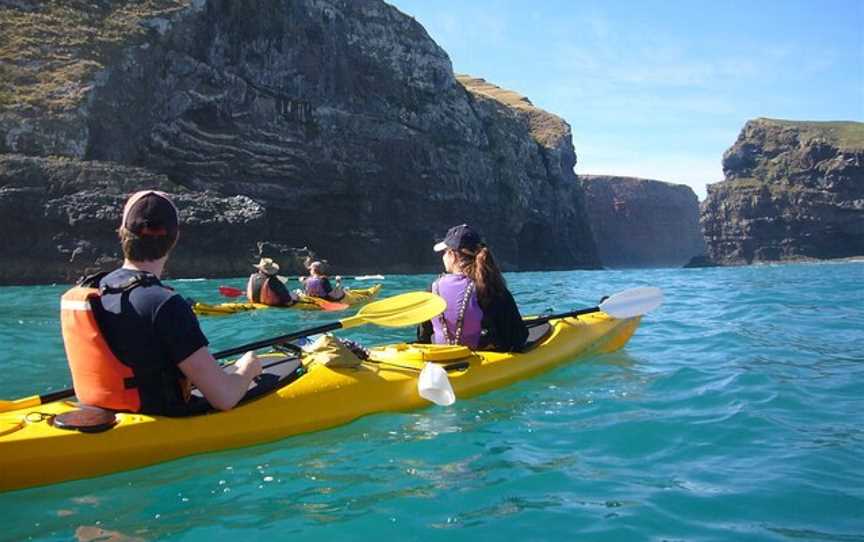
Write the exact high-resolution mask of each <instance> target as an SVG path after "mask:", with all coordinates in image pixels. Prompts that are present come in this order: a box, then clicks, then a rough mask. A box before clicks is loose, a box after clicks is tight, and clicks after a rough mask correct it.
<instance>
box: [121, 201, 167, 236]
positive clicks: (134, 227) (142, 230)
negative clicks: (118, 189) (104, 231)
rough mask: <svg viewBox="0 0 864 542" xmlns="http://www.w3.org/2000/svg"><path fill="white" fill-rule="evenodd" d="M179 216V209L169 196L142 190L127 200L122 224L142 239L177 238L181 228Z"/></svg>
mask: <svg viewBox="0 0 864 542" xmlns="http://www.w3.org/2000/svg"><path fill="white" fill-rule="evenodd" d="M178 215H179V213H178V212H177V207H176V206H175V205H174V202H172V201H171V198H170V197H169V196H168V194H166V193H165V192H159V191H158V190H142V191H140V192H136V193H134V194H132V196H130V197H129V199H128V200H126V205H125V206H124V207H123V222H122V223H121V224H122V226H123V227H124V228H126V229H127V230H129V231H130V232H132V233H134V234H135V235H140V236H142V237H143V236H149V237H163V236H165V237H175V236H176V235H177V229H178V227H179V216H178Z"/></svg>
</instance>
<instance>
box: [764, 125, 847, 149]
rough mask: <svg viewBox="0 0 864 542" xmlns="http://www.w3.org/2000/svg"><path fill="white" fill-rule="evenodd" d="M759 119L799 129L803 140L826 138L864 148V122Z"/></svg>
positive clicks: (837, 142)
mask: <svg viewBox="0 0 864 542" xmlns="http://www.w3.org/2000/svg"><path fill="white" fill-rule="evenodd" d="M757 121H759V122H762V123H765V124H771V125H775V126H785V127H789V128H794V129H796V130H798V131H799V132H800V134H801V136H800V138H801V139H802V140H812V139H825V140H826V141H827V142H829V143H831V144H833V145H836V146H837V147H840V148H844V149H853V150H854V149H864V122H854V121H825V122H822V121H794V120H780V119H767V118H760V119H757Z"/></svg>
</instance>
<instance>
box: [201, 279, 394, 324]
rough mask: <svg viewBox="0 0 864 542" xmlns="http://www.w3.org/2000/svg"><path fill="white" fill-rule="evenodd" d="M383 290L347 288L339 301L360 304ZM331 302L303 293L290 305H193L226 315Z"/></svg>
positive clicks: (319, 307) (377, 287)
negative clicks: (298, 299)
mask: <svg viewBox="0 0 864 542" xmlns="http://www.w3.org/2000/svg"><path fill="white" fill-rule="evenodd" d="M379 291H381V285H380V284H375V285H373V286H370V287H369V288H357V289H349V288H346V289H345V297H343V298H342V299H340V300H339V301H338V302H337V303H341V304H345V305H348V306H354V305H360V304H361V303H366V302H369V301H372V300H373V299H375V297H377V296H378V292H379ZM328 303H330V302H329V301H328V300H326V299H322V298H320V297H313V296H308V295H301V296H300V301H298V302H297V303H295V304H293V305H291V306H290V307H273V306H270V305H262V304H261V303H249V302H232V303H217V304H210V303H201V302H197V303H195V304H194V305H192V310H193V311H194V312H195V314H197V315H199V316H224V315H228V314H236V313H238V312H246V311H254V310H260V309H300V310H306V311H317V310H324V308H325V307H326V306H327V304H328Z"/></svg>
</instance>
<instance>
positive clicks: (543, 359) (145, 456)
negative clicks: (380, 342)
mask: <svg viewBox="0 0 864 542" xmlns="http://www.w3.org/2000/svg"><path fill="white" fill-rule="evenodd" d="M639 321H640V319H639V318H631V319H627V320H616V319H613V318H611V317H609V316H607V315H605V314H602V313H598V314H592V315H588V316H583V317H581V318H579V319H575V318H566V319H562V320H555V321H553V322H552V327H551V331H550V333H548V335H546V337H545V338H544V339H542V340H541V341H540V343H539V344H538V345H537V346H535V347H534V348H532V349H531V350H530V351H528V352H525V353H499V352H472V351H470V350H467V349H463V353H462V354H457V357H455V358H454V357H452V356H451V357H447V356H435V355H431V354H435V352H436V350H438V349H439V348H438V347H436V346H425V348H424V351H423V352H420V354H419V357H418V353H417V352H416V351H415V350H414V349H412V347H411V346H410V345H395V346H394V345H390V346H385V347H378V348H373V349H372V350H371V360H370V361H365V362H363V364H362V365H360V366H359V367H354V368H330V367H328V366H324V365H321V364H318V363H311V362H310V361H309V359H307V356H304V358H303V364H304V369H305V374H303V375H302V376H300V377H299V378H297V379H296V380H294V381H292V382H291V383H290V384H288V385H285V386H284V387H281V388H278V389H277V390H276V391H273V392H271V393H269V394H267V395H264V396H263V397H260V398H257V399H254V400H251V401H249V402H247V403H244V404H242V405H240V406H238V407H236V408H234V409H233V410H230V411H227V412H211V413H207V414H201V415H196V416H190V417H186V418H167V417H160V416H149V415H143V414H131V413H118V414H117V418H118V419H119V421H118V423H117V424H116V425H115V426H114V427H113V428H111V429H109V430H107V431H104V432H101V433H89V434H88V433H81V432H78V431H69V430H63V429H59V428H57V427H54V426H53V425H51V423H50V421H51V417H52V416H54V415H57V414H61V413H64V412H68V411H70V410H73V409H75V408H76V407H77V405H76V404H75V403H73V402H70V401H58V402H54V403H49V404H45V405H40V406H36V407H30V408H24V409H19V410H15V411H11V412H6V413H2V414H0V472H2V473H3V474H2V477H0V491H8V490H13V489H20V488H25V487H31V486H36V485H43V484H50V483H57V482H62V481H67V480H74V479H80V478H86V477H91V476H98V475H103V474H108V473H112V472H117V471H122V470H128V469H133V468H138V467H143V466H147V465H152V464H156V463H160V462H163V461H168V460H171V459H176V458H180V457H185V456H188V455H192V454H197V453H202V452H208V451H215V450H225V449H231V448H238V447H242V446H249V445H252V444H258V443H264V442H269V441H274V440H278V439H281V438H284V437H288V436H291V435H297V434H301V433H306V432H310V431H317V430H321V429H327V428H331V427H335V426H338V425H342V424H345V423H348V422H350V421H352V420H355V419H357V418H359V417H361V416H365V415H368V414H373V413H379V412H390V411H406V410H412V409H417V408H421V407H425V406H429V404H430V403H429V402H427V401H426V400H425V399H422V398H421V397H420V396H419V395H418V393H417V377H418V374H419V369H421V368H422V366H423V365H424V363H426V361H429V360H430V358H435V359H433V360H432V361H434V362H437V363H441V364H442V365H443V366H445V367H448V366H449V367H458V368H457V369H456V370H453V371H452V372H448V376H449V377H450V382H451V384H452V386H453V389H454V391H455V393H456V397H457V398H458V399H464V398H467V397H471V396H473V395H477V394H480V393H483V392H486V391H489V390H492V389H496V388H500V387H503V386H506V385H508V384H510V383H512V382H515V381H517V380H522V379H524V378H528V377H531V376H533V375H536V374H538V373H540V372H543V371H546V370H548V369H550V368H552V367H554V366H557V365H559V364H562V363H569V362H573V361H576V360H578V359H582V358H585V357H587V356H591V355H596V354H600V353H607V352H613V351H615V350H618V349H620V348H621V347H623V346H624V345H625V344H626V342H627V341H628V340H629V339H630V337H631V336H632V335H633V333H634V332H635V330H636V328H637V326H638V324H639ZM452 348H453V347H449V346H441V347H440V350H441V351H442V352H444V350H446V349H452ZM429 352H431V354H429ZM280 356H281V357H283V358H284V357H285V355H284V354H278V353H274V354H268V355H265V356H262V357H263V358H264V361H265V362H266V361H267V360H268V359H273V358H274V357H280ZM454 362H459V363H454ZM287 413H291V414H290V415H288V414H287ZM58 451H59V452H58Z"/></svg>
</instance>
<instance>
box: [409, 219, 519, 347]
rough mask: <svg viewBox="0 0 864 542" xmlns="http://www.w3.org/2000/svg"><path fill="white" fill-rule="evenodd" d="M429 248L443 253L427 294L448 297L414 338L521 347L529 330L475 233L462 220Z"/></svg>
mask: <svg viewBox="0 0 864 542" xmlns="http://www.w3.org/2000/svg"><path fill="white" fill-rule="evenodd" d="M433 250H435V252H442V253H443V254H442V261H443V263H444V270H445V271H446V272H445V274H443V275H441V277H439V278H438V280H436V281H435V282H434V283H433V284H432V292H434V293H436V294H438V295H440V296H441V297H443V298H444V300H445V301H447V309H446V310H445V311H444V312H443V313H441V315H440V316H438V317H437V318H435V319H434V320H432V321H431V322H424V323H423V324H421V326H420V328H419V329H418V333H417V339H418V342H421V343H429V342H433V343H436V344H462V345H465V346H468V347H469V348H472V349H475V350H478V349H479V350H496V351H500V352H511V351H517V350H520V349H521V348H522V347H523V346H525V341H526V340H527V338H528V328H527V327H526V326H525V322H524V321H523V320H522V315H521V314H520V313H519V308H518V307H517V306H516V301H515V300H514V299H513V295H512V294H511V293H510V291H509V290H508V289H507V283H506V282H505V281H504V276H503V275H502V274H501V270H500V269H498V265H497V264H496V263H495V259H494V258H493V257H492V251H491V250H490V249H489V247H487V246H486V244H485V243H484V242H483V239H482V238H481V237H480V234H479V233H478V232H477V231H476V230H475V229H473V228H472V227H471V226H469V225H467V224H462V225H460V226H454V227H452V228H450V230H448V231H447V235H446V236H445V237H444V240H443V241H441V242H440V243H437V244H436V245H435V246H434V247H433Z"/></svg>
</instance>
